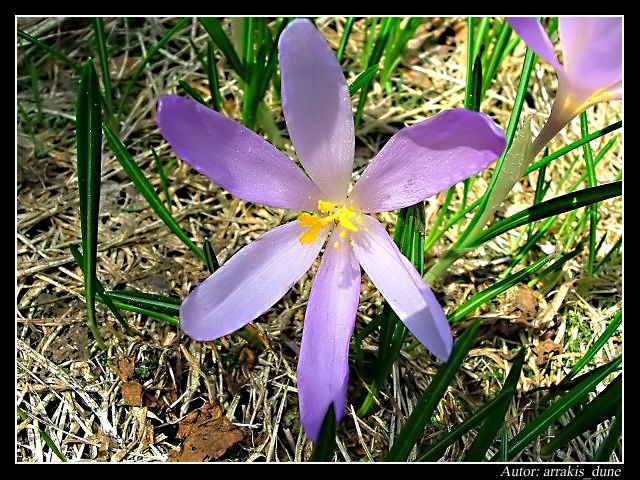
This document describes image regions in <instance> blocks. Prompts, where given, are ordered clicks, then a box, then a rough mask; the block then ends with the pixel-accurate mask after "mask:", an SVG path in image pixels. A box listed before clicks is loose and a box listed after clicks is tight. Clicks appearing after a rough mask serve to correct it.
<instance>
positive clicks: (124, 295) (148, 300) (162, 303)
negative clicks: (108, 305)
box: [102, 290, 181, 316]
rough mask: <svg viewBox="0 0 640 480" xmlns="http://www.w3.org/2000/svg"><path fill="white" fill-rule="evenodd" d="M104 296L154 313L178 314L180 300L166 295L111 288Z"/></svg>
mask: <svg viewBox="0 0 640 480" xmlns="http://www.w3.org/2000/svg"><path fill="white" fill-rule="evenodd" d="M105 294H106V297H105V295H103V296H102V297H103V298H109V299H111V300H114V301H118V302H121V303H126V304H129V305H132V306H134V307H139V308H144V309H145V310H149V311H152V312H155V313H163V314H165V315H173V316H175V315H178V314H179V313H180V303H181V300H180V299H179V298H176V297H170V296H168V295H158V294H154V293H144V292H138V291H135V290H111V291H109V292H106V293H105Z"/></svg>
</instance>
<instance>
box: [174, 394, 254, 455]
mask: <svg viewBox="0 0 640 480" xmlns="http://www.w3.org/2000/svg"><path fill="white" fill-rule="evenodd" d="M178 438H181V439H184V443H183V444H182V446H181V447H180V451H175V450H174V451H172V452H171V453H170V454H169V461H171V462H208V461H212V460H217V459H219V458H220V457H222V455H224V453H225V452H226V451H227V449H229V448H230V447H232V446H233V445H235V444H236V443H238V442H240V441H242V440H243V438H244V435H243V434H242V432H241V431H240V430H239V429H238V428H237V427H235V426H234V425H233V424H232V423H231V422H229V420H227V419H226V418H225V416H224V415H223V413H222V409H221V408H220V406H218V405H213V404H211V403H208V404H205V405H204V406H202V407H201V408H200V409H198V410H195V411H193V412H191V413H190V414H189V415H187V416H186V417H185V419H184V420H182V422H180V426H179V428H178Z"/></svg>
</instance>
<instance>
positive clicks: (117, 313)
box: [69, 245, 131, 334]
mask: <svg viewBox="0 0 640 480" xmlns="http://www.w3.org/2000/svg"><path fill="white" fill-rule="evenodd" d="M69 251H70V252H71V255H72V256H73V258H74V260H75V261H76V263H77V264H78V266H79V267H80V270H81V271H82V274H83V275H84V274H85V273H84V257H83V256H82V253H80V251H79V250H78V249H77V248H76V247H75V246H73V245H72V246H70V247H69ZM96 293H97V294H98V295H100V296H104V293H105V290H104V286H103V285H102V283H100V280H98V279H97V278H96ZM104 303H105V305H106V306H107V308H109V310H111V313H113V316H114V317H116V320H118V322H120V325H122V327H123V328H124V330H125V332H126V333H127V334H130V333H131V329H130V328H129V323H128V322H127V321H126V320H125V318H124V317H123V316H122V314H121V313H120V310H118V308H117V307H116V306H115V305H114V304H113V302H112V301H111V300H110V299H108V298H107V299H106V300H105V302H104Z"/></svg>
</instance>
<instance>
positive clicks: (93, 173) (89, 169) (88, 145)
mask: <svg viewBox="0 0 640 480" xmlns="http://www.w3.org/2000/svg"><path fill="white" fill-rule="evenodd" d="M99 92H100V85H99V84H98V76H97V74H96V71H95V69H94V68H93V62H92V61H91V59H89V60H87V63H86V64H85V66H84V68H83V69H82V74H81V77H80V86H79V89H78V96H77V100H76V144H77V153H78V155H77V157H78V162H77V165H78V188H79V190H80V224H81V232H82V253H83V255H84V268H83V269H82V270H83V272H84V289H85V299H86V305H87V324H88V325H89V328H90V330H91V332H92V333H93V336H94V338H95V340H96V344H97V345H98V347H99V348H101V349H105V348H106V346H105V344H104V341H103V340H102V336H101V335H100V330H98V326H97V325H96V305H95V298H96V257H97V251H98V224H99V209H100V180H101V173H102V131H101V130H100V124H101V116H102V108H101V104H100V93H99Z"/></svg>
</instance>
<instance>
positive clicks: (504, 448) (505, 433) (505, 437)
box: [499, 420, 509, 462]
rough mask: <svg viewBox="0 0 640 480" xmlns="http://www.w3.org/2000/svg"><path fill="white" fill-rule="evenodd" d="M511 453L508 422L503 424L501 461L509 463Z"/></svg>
mask: <svg viewBox="0 0 640 480" xmlns="http://www.w3.org/2000/svg"><path fill="white" fill-rule="evenodd" d="M508 451H509V425H508V424H507V421H506V420H504V421H503V422H502V430H501V431H500V451H499V454H500V461H501V462H506V461H507V452H508Z"/></svg>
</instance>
